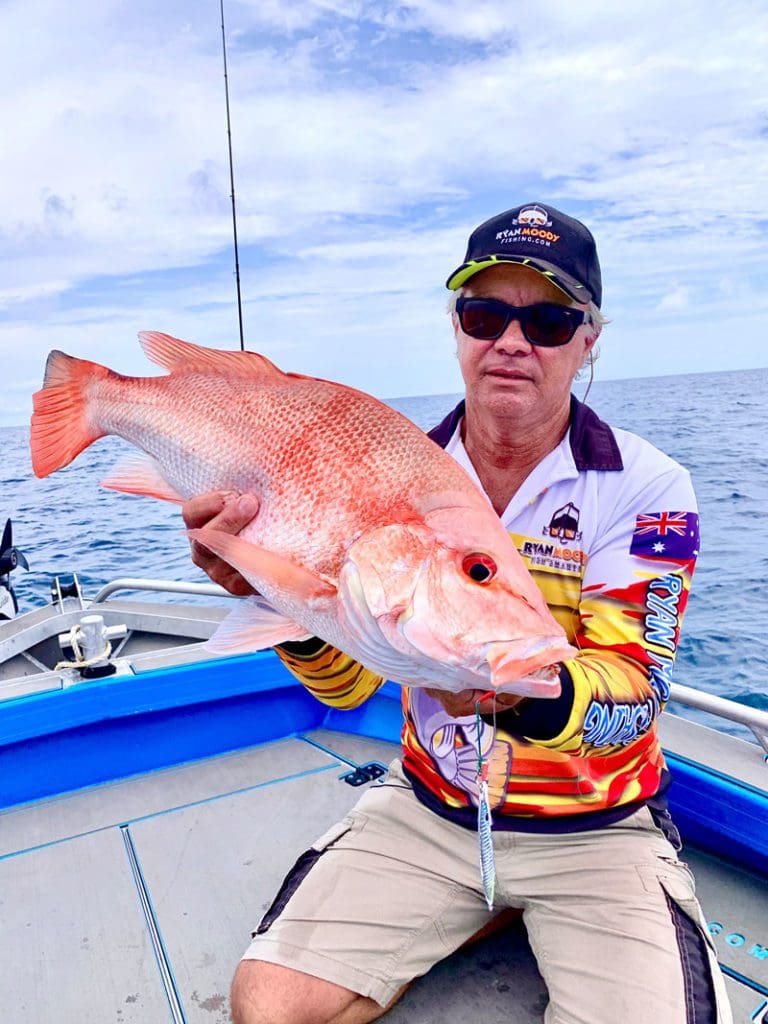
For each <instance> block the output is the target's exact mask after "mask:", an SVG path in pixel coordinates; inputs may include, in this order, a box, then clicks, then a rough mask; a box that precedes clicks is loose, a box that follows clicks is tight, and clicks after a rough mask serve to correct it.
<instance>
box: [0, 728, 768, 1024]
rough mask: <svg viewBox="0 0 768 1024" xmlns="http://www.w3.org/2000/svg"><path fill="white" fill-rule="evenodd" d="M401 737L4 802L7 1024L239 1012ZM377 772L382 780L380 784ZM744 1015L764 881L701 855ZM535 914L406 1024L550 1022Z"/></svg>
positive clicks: (222, 758) (301, 739)
mask: <svg viewBox="0 0 768 1024" xmlns="http://www.w3.org/2000/svg"><path fill="white" fill-rule="evenodd" d="M397 750H398V747H397V745H396V744H392V743H388V742H386V741H383V740H372V739H368V738H365V737H360V736H354V735H348V734H344V733H340V732H330V731H327V730H313V731H311V732H308V733H306V734H303V735H298V736H294V737H290V738H287V739H280V740H275V741H273V742H269V743H266V744H264V745H260V746H258V747H253V748H250V749H247V750H242V751H238V752H235V753H230V754H224V755H219V756H216V757H211V758H208V759H205V760H200V761H196V762H194V763H190V764H186V765H182V766H180V767H176V768H167V769H163V770H159V771H154V772H151V773H148V774H145V775H138V776H134V777H132V778H129V779H123V780H120V781H116V782H112V783H107V784H102V785H99V786H93V787H90V788H87V789H84V790H81V791H78V792H75V793H71V794H64V795H61V796H56V797H52V798H50V799H47V800H42V801H37V802H34V803H31V804H26V805H20V806H17V807H15V808H9V809H7V810H5V811H3V812H0V913H1V914H2V921H3V956H2V958H1V959H0V979H1V984H0V992H1V993H2V995H0V1003H1V1004H2V1020H3V1021H4V1022H5V1024H21V1022H23V1021H24V1022H26V1021H30V1020H34V1021H35V1022H37V1024H54V1022H55V1024H106V1022H115V1024H166V1022H174V1021H175V1022H179V1021H184V1022H186V1024H225V1022H228V1021H229V1020H230V1016H229V1009H228V991H229V983H230V979H231V976H232V973H233V971H234V968H235V966H236V964H237V961H238V959H239V956H240V955H241V953H242V951H243V949H244V948H245V946H246V945H247V943H248V940H249V935H250V931H251V929H252V928H253V927H254V925H255V923H256V922H257V921H258V919H259V918H260V916H261V914H262V912H263V911H264V910H265V909H266V907H267V906H268V905H269V903H270V902H271V899H272V897H273V895H274V893H275V891H276V889H277V887H278V885H279V883H280V881H281V879H282V877H283V876H284V874H285V872H286V871H287V870H288V868H289V867H290V865H291V864H292V863H293V861H294V860H295V859H296V857H297V855H298V854H299V853H300V852H301V851H302V850H304V849H305V848H306V847H307V846H309V845H310V844H311V842H312V841H313V839H314V838H316V836H317V835H318V834H319V833H320V832H322V831H323V830H324V828H325V827H326V826H328V825H329V824H331V823H332V822H333V821H335V820H336V819H338V818H339V817H340V816H342V815H343V814H344V812H345V811H346V810H347V808H348V807H350V806H351V804H352V803H353V802H354V801H355V800H356V799H357V796H358V795H359V792H360V791H359V789H354V788H351V787H350V786H349V785H347V784H346V783H345V782H344V781H343V779H342V776H344V775H347V774H349V773H350V772H351V771H353V770H354V769H355V768H356V767H357V766H359V765H361V764H365V763H368V762H370V761H379V762H382V763H386V762H388V761H389V760H390V759H391V758H392V757H393V756H395V755H396V753H397ZM369 784H370V785H376V783H375V782H373V783H369ZM686 859H687V860H688V861H689V862H690V863H691V864H692V866H693V868H694V871H695V873H696V875H697V877H698V881H699V891H700V896H701V900H702V903H703V906H704V909H705V913H706V915H707V919H708V921H709V922H710V923H711V929H712V931H713V932H714V933H716V943H717V945H718V949H719V954H720V958H721V961H722V962H723V964H724V965H725V967H726V970H727V971H728V972H729V976H728V978H727V984H728V987H729V990H730V992H731V998H732V1001H733V1005H734V1011H735V1020H736V1021H737V1022H744V1024H746V1022H750V1021H751V1022H757V1021H760V1022H761V1024H762V1021H763V1020H764V1019H765V1020H767V1021H768V1016H766V1013H768V934H767V932H768V891H767V887H766V885H765V881H764V880H763V879H760V878H758V877H757V876H756V875H752V874H751V873H750V872H748V871H745V870H742V869H738V868H735V867H732V866H726V865H725V864H724V863H723V862H722V861H721V860H719V859H716V858H713V857H710V856H708V855H706V854H703V853H700V852H698V851H695V850H690V851H686ZM545 1005H546V990H545V988H544V985H543V982H542V980H541V978H540V976H539V974H538V972H537V970H536V967H535V964H534V962H533V958H532V956H531V953H530V950H529V948H528V945H527V942H526V939H525V932H524V929H523V928H522V925H520V924H513V925H512V926H511V927H510V928H509V929H508V930H506V931H505V932H504V933H502V934H500V935H497V936H494V937H493V938H491V939H487V940H484V941H482V942H480V943H477V944H476V945H475V946H473V947H471V948H468V949H465V950H460V951H459V952H458V953H456V954H454V955H453V956H452V957H450V958H449V959H448V960H447V961H445V962H443V963H441V964H438V965H437V966H436V967H435V968H434V969H433V970H432V971H431V972H430V973H429V974H428V975H426V976H425V977H424V978H422V979H420V980H419V981H418V982H417V983H416V984H415V985H414V986H413V987H412V988H411V989H410V990H409V991H408V992H407V993H406V995H405V996H404V997H403V999H402V1001H401V1003H400V1004H398V1005H397V1006H396V1007H395V1008H394V1009H393V1010H392V1011H391V1012H390V1014H389V1015H388V1017H387V1020H389V1021H391V1022H392V1024H405V1022H408V1024H438V1022H440V1024H452V1022H456V1024H459V1022H462V1024H464V1022H465V1021H466V1020H468V1019H478V1020H483V1021H484V1022H485V1024H537V1022H539V1021H542V1020H543V1013H544V1008H545Z"/></svg>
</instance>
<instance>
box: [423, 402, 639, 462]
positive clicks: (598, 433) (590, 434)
mask: <svg viewBox="0 0 768 1024" xmlns="http://www.w3.org/2000/svg"><path fill="white" fill-rule="evenodd" d="M464 410H465V403H464V400H463V399H462V401H461V402H459V404H458V405H457V406H456V408H455V409H452V410H451V412H449V413H448V415H447V416H446V417H445V419H444V420H443V421H442V422H441V423H438V425H437V426H436V427H433V428H432V430H430V431H429V437H431V438H432V440H433V441H435V442H436V443H437V444H439V445H440V447H441V448H445V446H446V445H447V444H448V442H449V441H450V440H451V438H452V437H453V435H454V433H455V432H456V428H457V427H458V425H459V423H460V421H461V419H462V417H463V416H464ZM569 442H570V445H571V453H572V455H573V461H574V463H575V464H576V468H577V469H578V470H580V471H582V470H587V469H592V470H603V471H618V470H622V469H623V468H624V463H623V462H622V461H621V452H620V451H619V445H618V443H617V441H616V437H615V436H614V433H613V431H612V430H611V428H610V427H609V426H608V424H607V423H604V422H603V421H602V420H601V419H600V417H599V416H598V415H597V413H596V412H594V411H593V410H592V409H590V408H589V406H588V405H584V403H583V402H580V401H579V400H578V399H577V398H575V397H574V396H573V395H571V420H570V431H569Z"/></svg>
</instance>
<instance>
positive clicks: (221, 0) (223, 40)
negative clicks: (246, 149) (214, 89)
mask: <svg viewBox="0 0 768 1024" xmlns="http://www.w3.org/2000/svg"><path fill="white" fill-rule="evenodd" d="M219 7H220V8H221V53H222V56H223V58H224V98H225V100H226V105H227V145H228V147H229V184H230V189H231V191H230V198H231V199H232V234H233V236H234V241H235V283H236V286H237V319H238V322H239V324H240V348H241V349H242V350H243V351H245V341H244V340H243V301H242V296H241V294H240V257H239V255H238V250H237V211H236V209H235V167H234V163H233V160H232V123H231V121H230V117H229V78H228V76H227V36H226V33H225V31H224V0H219Z"/></svg>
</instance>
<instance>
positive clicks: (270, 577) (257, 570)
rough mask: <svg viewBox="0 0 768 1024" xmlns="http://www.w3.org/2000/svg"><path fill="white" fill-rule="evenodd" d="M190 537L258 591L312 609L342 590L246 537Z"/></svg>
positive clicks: (208, 533) (197, 533)
mask: <svg viewBox="0 0 768 1024" xmlns="http://www.w3.org/2000/svg"><path fill="white" fill-rule="evenodd" d="M187 536H188V537H189V538H190V539H191V540H196V541H197V542H198V543H199V544H202V545H203V546H204V547H206V548H208V550H209V551H212V552H213V553H214V555H218V556H219V558H223V559H224V561H225V562H228V563H229V564H230V565H231V566H232V568H233V569H237V571H238V572H239V573H240V574H241V576H244V577H245V579H247V580H248V582H249V583H250V584H251V586H252V587H253V588H254V590H258V591H264V590H265V589H266V588H271V589H277V590H279V591H280V592H281V593H285V595H286V596H287V597H290V598H291V599H292V600H299V601H301V602H303V603H305V604H308V605H310V607H321V606H322V605H323V604H324V603H325V602H326V601H328V600H330V599H333V598H335V597H336V595H337V593H338V591H337V589H336V587H335V585H334V584H333V583H332V582H331V581H330V580H328V579H325V578H324V577H322V576H318V575H317V574H316V573H313V572H311V571H310V570H309V569H305V568H304V566H303V565H297V564H296V562H292V561H290V559H288V558H285V557H284V556H283V555H278V554H276V553H275V552H274V551H267V549H266V548H260V547H258V546H257V545H256V544H251V543H250V542H249V541H247V540H243V538H242V537H234V536H232V534H231V533H222V532H221V531H220V530H210V529H207V528H205V527H204V528H203V529H201V530H188V531H187Z"/></svg>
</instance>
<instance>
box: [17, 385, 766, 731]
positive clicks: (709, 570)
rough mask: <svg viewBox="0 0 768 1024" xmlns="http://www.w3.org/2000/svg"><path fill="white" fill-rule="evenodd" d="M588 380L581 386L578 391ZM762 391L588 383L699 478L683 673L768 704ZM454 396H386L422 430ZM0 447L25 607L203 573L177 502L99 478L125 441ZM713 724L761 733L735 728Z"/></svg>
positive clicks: (605, 404)
mask: <svg viewBox="0 0 768 1024" xmlns="http://www.w3.org/2000/svg"><path fill="white" fill-rule="evenodd" d="M583 391H584V385H579V384H577V386H576V392H577V394H578V395H579V397H581V396H582V395H583ZM767 394H768V369H760V370H747V371H733V372H725V373H707V374H687V375H684V376H675V377H650V378H645V379H642V380H638V379H635V380H625V381H607V382H600V381H598V382H596V383H595V384H594V385H593V386H592V389H591V391H590V394H589V404H590V405H591V406H592V407H593V408H594V409H595V410H596V412H597V413H598V414H599V415H600V416H601V417H602V418H603V419H606V420H607V421H608V422H610V423H611V424H613V425H614V426H617V427H623V428H625V429H627V430H632V431H634V432H636V433H638V434H641V435H642V436H643V437H646V438H647V439H648V440H650V441H651V442H653V443H654V444H656V445H657V446H658V447H659V448H661V449H662V450H664V451H666V452H667V453H668V454H669V455H671V456H672V457H673V458H676V459H677V460H679V461H680V462H682V463H683V464H684V465H685V466H687V467H688V469H689V470H690V471H691V474H692V477H693V482H694V486H695V488H696V492H697V496H698V500H699V511H700V516H701V532H702V545H701V554H700V557H699V561H698V565H697V569H696V575H695V578H694V587H693V591H692V594H691V599H690V602H689V606H688V611H687V614H686V618H685V622H684V625H683V636H682V641H681V645H680V649H679V652H678V658H677V664H676V666H675V672H674V678H675V680H676V681H678V682H681V683H685V684H686V685H688V686H693V687H695V688H698V689H701V690H706V691H708V692H711V693H716V694H720V695H722V696H727V697H731V698H733V699H735V700H738V701H741V702H743V703H745V704H749V705H752V706H753V707H759V708H766V709H768V630H767V629H766V612H767V611H768V601H767V600H766V589H767V587H768V402H766V399H765V396H766V395H767ZM458 397H459V396H451V395H432V396H428V397H410V398H399V399H392V400H391V404H392V405H393V406H395V407H396V408H398V409H400V410H401V411H402V412H403V413H405V414H406V415H407V416H408V417H410V419H412V420H413V421H414V422H415V423H416V424H418V425H419V426H420V427H422V428H424V429H428V428H429V427H431V426H433V425H434V424H435V423H437V422H438V421H439V420H440V419H442V417H443V416H444V415H445V413H446V412H448V411H449V409H451V408H452V406H453V405H454V404H455V402H456V401H457V400H458ZM0 444H1V445H2V462H1V463H0V528H1V527H2V524H3V523H4V522H5V518H6V517H7V516H10V517H11V519H12V520H13V530H14V542H15V544H16V545H17V546H18V547H19V548H20V549H21V550H22V551H23V552H24V553H25V554H26V556H27V558H28V560H29V564H30V571H29V572H24V571H23V570H21V569H19V570H17V571H16V572H15V573H14V575H13V583H14V587H15V590H16V594H17V598H18V600H19V604H20V610H22V611H24V610H28V609H30V608H32V607H34V606H38V605H41V604H44V603H46V602H47V601H48V599H49V590H50V582H51V580H52V579H53V577H54V576H56V575H60V576H61V575H67V574H71V573H72V572H77V574H78V576H79V579H80V582H81V585H82V587H83V590H84V592H85V594H86V596H89V595H90V596H92V595H93V594H95V592H96V590H97V589H98V587H99V586H101V584H103V583H105V582H107V581H109V580H111V579H115V578H117V577H121V576H144V577H151V578H158V579H160V578H161V579H178V580H182V579H186V580H196V581H200V582H204V581H205V580H206V577H205V576H203V574H202V573H201V572H200V571H199V570H197V569H196V568H195V567H194V566H193V565H192V563H191V562H190V560H189V554H188V546H187V541H186V539H185V537H184V534H183V524H182V521H181V516H180V514H179V510H178V508H177V507H176V506H171V505H168V504H166V503H164V502H159V501H154V500H151V499H147V498H136V497H129V496H126V495H121V494H117V493H115V492H112V491H106V490H103V489H101V488H100V487H99V486H98V484H99V480H100V479H102V478H103V477H104V476H105V475H106V473H107V471H108V470H109V468H110V467H111V466H112V465H113V463H114V462H115V460H116V459H117V457H118V456H119V455H121V454H122V453H123V452H125V451H128V450H129V446H128V445H127V444H125V443H124V442H123V441H121V440H119V439H116V438H104V439H103V440H101V441H99V442H97V443H96V444H95V445H93V446H92V447H91V448H90V449H88V450H87V451H85V452H83V453H82V454H81V455H80V456H79V457H78V459H77V460H76V462H75V463H74V464H73V465H72V466H69V467H67V468H66V469H63V470H61V471H59V472H58V473H55V474H54V475H53V476H51V477H48V478H47V479H45V480H37V479H36V478H35V477H34V475H33V473H32V470H31V466H30V461H29V450H28V434H27V430H26V428H21V427H19V428H4V429H0ZM156 599H158V598H156V597H154V598H153V600H156ZM168 599H169V600H171V598H168ZM675 710H680V712H681V713H684V714H686V715H689V716H690V717H693V718H697V717H700V716H698V715H697V714H696V713H695V712H688V711H682V709H675ZM703 720H706V719H703ZM710 724H714V722H712V721H710ZM719 727H720V728H723V729H724V730H725V731H728V732H732V733H734V734H736V735H740V736H743V737H744V738H750V739H752V738H753V737H752V735H751V733H749V732H748V731H747V730H742V729H741V727H739V726H732V725H724V724H722V725H720V726H719Z"/></svg>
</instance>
